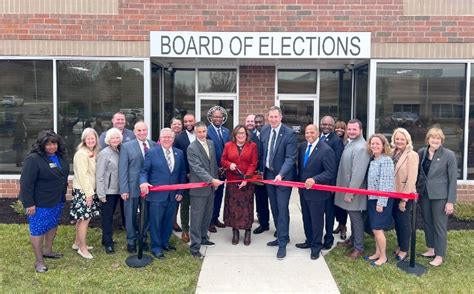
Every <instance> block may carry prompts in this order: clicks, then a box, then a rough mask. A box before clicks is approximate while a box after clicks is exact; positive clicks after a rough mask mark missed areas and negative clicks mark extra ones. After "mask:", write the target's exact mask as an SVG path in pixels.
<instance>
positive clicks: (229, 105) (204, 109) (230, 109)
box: [201, 99, 235, 132]
mask: <svg viewBox="0 0 474 294" xmlns="http://www.w3.org/2000/svg"><path fill="white" fill-rule="evenodd" d="M216 105H218V106H221V107H222V108H224V109H225V110H226V112H227V119H226V118H225V117H224V119H225V120H226V121H225V123H223V126H224V127H226V128H228V129H229V130H230V131H231V132H232V130H233V128H234V115H235V114H234V100H207V99H202V100H201V121H203V122H205V123H206V124H207V125H209V124H210V123H211V118H210V115H211V114H210V113H209V110H210V109H211V108H212V107H214V106H216Z"/></svg>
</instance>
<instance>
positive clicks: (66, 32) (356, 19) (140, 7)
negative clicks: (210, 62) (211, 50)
mask: <svg viewBox="0 0 474 294" xmlns="http://www.w3.org/2000/svg"><path fill="white" fill-rule="evenodd" d="M16 1H17V0H5V1H3V2H5V3H4V5H0V40H74V41H147V40H148V39H149V32H150V31H158V30H169V31H177V30H179V31H186V30H189V31H264V32H266V31H329V32H331V31H338V32H344V31H354V32H363V31H364V32H372V33H373V35H372V42H374V43H393V42H397V43H416V42H418V43H472V42H474V15H472V14H471V15H458V16H453V15H439V13H437V14H438V15H429V14H432V13H431V12H429V11H423V10H417V9H412V8H413V7H415V8H416V7H418V6H416V5H415V6H413V5H411V4H413V3H414V2H416V1H414V0H410V1H408V0H364V1H361V0H321V1H317V2H318V3H312V2H313V1H311V0H266V1H264V4H262V2H263V1H261V0H247V1H238V0H232V1H229V0H213V1H197V0H183V1H144V0H115V1H108V2H107V7H108V6H115V7H110V12H108V14H104V11H105V10H104V9H101V7H92V8H91V7H87V6H77V5H75V4H74V1H64V3H65V4H64V5H66V6H65V8H67V5H70V6H71V5H74V7H71V8H74V9H63V10H64V11H63V10H57V9H56V7H57V5H55V4H54V3H56V2H57V1H58V0H36V1H38V2H41V3H42V6H41V7H40V8H41V9H40V8H38V9H39V10H31V9H30V8H31V7H25V6H21V7H18V5H16V4H15V3H16ZM23 2H25V1H23ZM43 2H44V3H43ZM49 2H51V3H50V5H48V3H49ZM157 2H158V3H157ZM433 2H435V1H433ZM445 2H446V8H451V6H449V5H453V7H454V6H456V5H457V4H459V2H462V3H466V4H467V6H466V7H468V8H469V9H468V10H469V11H470V9H472V7H471V6H472V5H471V6H469V3H472V0H460V1H445ZM452 3H457V4H452ZM415 4H416V3H415ZM103 5H105V4H103ZM11 6H14V7H15V9H11ZM457 6H459V5H457ZM457 6H456V7H457ZM22 7H23V8H24V9H22ZM77 7H79V8H80V7H83V9H82V10H84V11H82V10H81V9H78V8H77ZM17 8H18V9H17ZM115 8H116V9H115ZM48 9H49V10H48ZM457 10H459V9H456V11H457ZM35 11H39V12H36V13H35ZM443 11H450V9H444V10H443ZM453 11H454V10H453ZM463 11H466V9H463ZM48 12H49V13H48ZM417 14H418V15H417Z"/></svg>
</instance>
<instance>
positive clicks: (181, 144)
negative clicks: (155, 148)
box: [173, 130, 191, 174]
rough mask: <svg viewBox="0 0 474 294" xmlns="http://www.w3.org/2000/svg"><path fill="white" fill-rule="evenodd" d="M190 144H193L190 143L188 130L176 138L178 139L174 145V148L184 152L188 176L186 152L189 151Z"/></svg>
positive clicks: (187, 168)
mask: <svg viewBox="0 0 474 294" xmlns="http://www.w3.org/2000/svg"><path fill="white" fill-rule="evenodd" d="M189 144H191V142H189V138H188V133H187V132H186V130H184V131H182V132H181V133H179V135H178V136H176V138H175V139H174V143H173V146H174V147H176V148H178V149H179V150H181V151H183V155H184V164H185V166H186V174H189V163H188V154H187V152H186V150H187V149H188V146H189Z"/></svg>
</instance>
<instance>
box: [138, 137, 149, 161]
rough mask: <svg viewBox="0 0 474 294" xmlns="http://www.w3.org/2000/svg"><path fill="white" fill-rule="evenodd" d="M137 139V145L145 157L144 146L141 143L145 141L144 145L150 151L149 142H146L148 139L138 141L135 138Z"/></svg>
mask: <svg viewBox="0 0 474 294" xmlns="http://www.w3.org/2000/svg"><path fill="white" fill-rule="evenodd" d="M137 141H138V145H139V146H140V150H141V151H142V155H143V158H145V147H144V146H143V143H145V144H146V146H147V147H148V151H150V144H148V140H145V141H140V140H138V139H137Z"/></svg>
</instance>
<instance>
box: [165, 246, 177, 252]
mask: <svg viewBox="0 0 474 294" xmlns="http://www.w3.org/2000/svg"><path fill="white" fill-rule="evenodd" d="M163 250H164V251H176V247H174V246H173V245H168V246H163Z"/></svg>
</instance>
